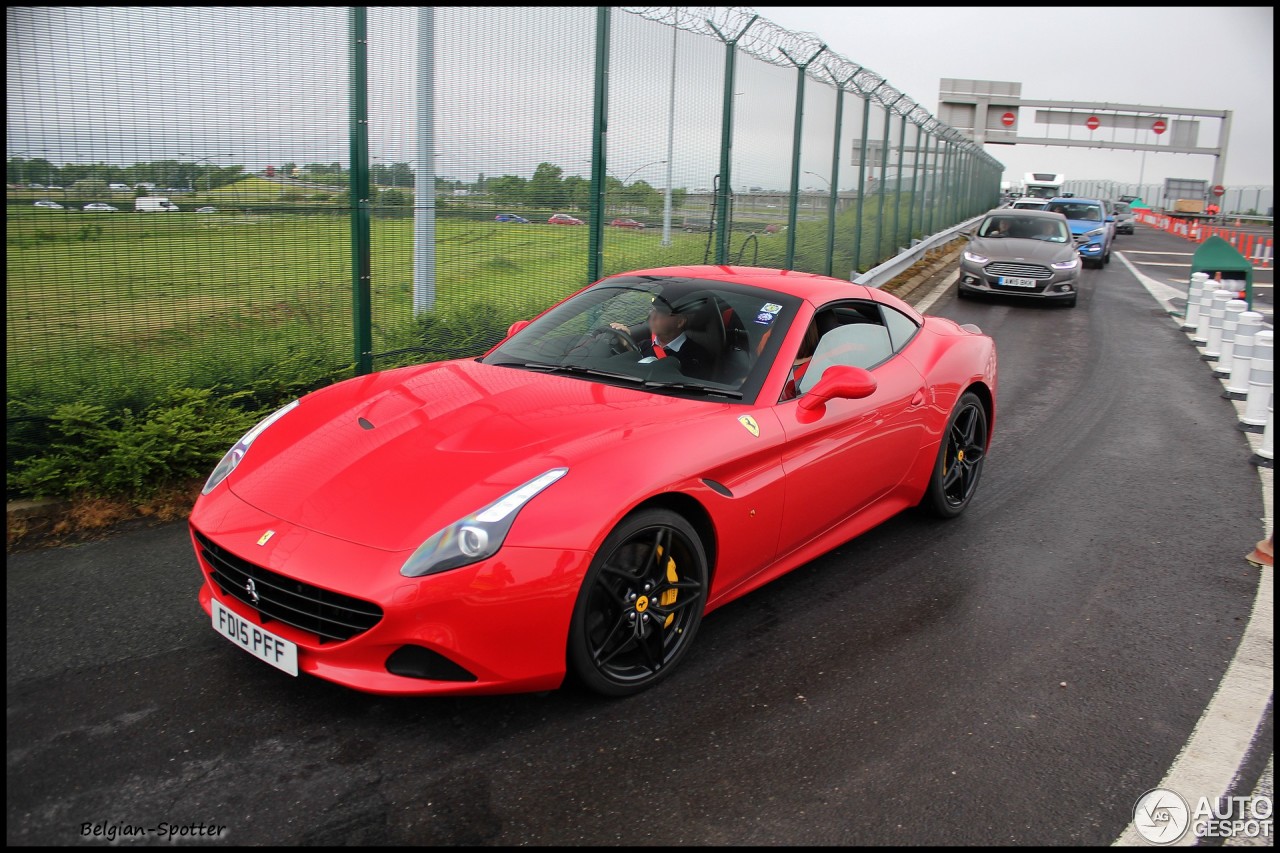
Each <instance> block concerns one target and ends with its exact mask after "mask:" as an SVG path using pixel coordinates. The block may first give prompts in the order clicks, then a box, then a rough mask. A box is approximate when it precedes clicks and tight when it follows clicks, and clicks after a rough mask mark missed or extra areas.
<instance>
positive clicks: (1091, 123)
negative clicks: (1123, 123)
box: [1084, 116, 1102, 130]
mask: <svg viewBox="0 0 1280 853" xmlns="http://www.w3.org/2000/svg"><path fill="white" fill-rule="evenodd" d="M1101 123H1102V122H1100V121H1098V117H1097V116H1089V117H1088V118H1087V119H1085V120H1084V126H1085V127H1087V128H1089V129H1090V130H1097V129H1098V125H1099V124H1101Z"/></svg>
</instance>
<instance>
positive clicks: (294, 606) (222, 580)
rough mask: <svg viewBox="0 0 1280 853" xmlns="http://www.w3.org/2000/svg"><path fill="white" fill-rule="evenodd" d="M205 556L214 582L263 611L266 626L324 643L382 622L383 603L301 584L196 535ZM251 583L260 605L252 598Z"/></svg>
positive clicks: (202, 536) (233, 595)
mask: <svg viewBox="0 0 1280 853" xmlns="http://www.w3.org/2000/svg"><path fill="white" fill-rule="evenodd" d="M195 535H196V541H197V542H199V543H200V556H202V557H204V559H205V562H207V563H208V564H209V565H210V566H211V567H212V568H213V582H214V583H216V584H217V585H218V589H220V590H221V591H222V594H223V595H227V596H230V597H232V598H234V599H236V600H237V601H240V602H242V603H244V604H245V606H247V607H249V608H252V609H253V610H256V611H257V612H258V615H259V616H260V617H261V618H262V622H263V624H264V625H265V624H266V623H268V622H273V621H274V622H283V623H284V624H286V625H292V626H293V627H295V628H298V629H300V630H303V631H309V632H310V633H312V634H315V635H316V636H317V637H319V638H320V642H321V643H325V642H331V641H334V640H337V641H341V640H349V639H351V638H352V637H355V636H358V635H359V634H363V633H364V632H365V631H368V630H369V629H370V628H372V627H373V626H374V625H377V624H378V622H379V620H381V619H382V608H381V607H379V606H378V605H376V604H374V603H372V602H369V601H363V600H361V599H359V598H352V597H351V596H349V595H342V594H341V593H337V592H332V591H331V590H327V589H321V588H320V587H318V586H312V585H311V584H307V583H301V582H300V581H296V580H293V579H291V578H287V577H285V576H284V575H279V574H276V573H275V572H273V571H271V570H269V569H264V568H263V567H262V566H259V565H256V564H254V563H251V562H249V561H248V560H242V559H241V558H239V557H237V556H236V555H235V554H232V553H231V552H229V551H227V550H226V549H225V548H222V547H220V546H219V545H216V544H214V542H213V540H211V539H210V538H209V537H208V536H205V535H204V534H203V533H201V532H200V531H199V530H196V531H195ZM250 581H252V588H253V591H254V592H256V593H257V601H254V600H253V596H252V595H251V594H250V592H249V589H250V586H251V584H250Z"/></svg>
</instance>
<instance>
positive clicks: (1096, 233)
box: [1084, 226, 1107, 237]
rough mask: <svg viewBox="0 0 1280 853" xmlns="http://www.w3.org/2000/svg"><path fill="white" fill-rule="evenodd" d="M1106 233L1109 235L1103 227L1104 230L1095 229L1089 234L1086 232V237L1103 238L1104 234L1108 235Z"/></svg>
mask: <svg viewBox="0 0 1280 853" xmlns="http://www.w3.org/2000/svg"><path fill="white" fill-rule="evenodd" d="M1106 233H1107V229H1106V226H1103V227H1102V228H1095V229H1093V230H1092V231H1088V232H1086V233H1085V235H1084V236H1086V237H1101V236H1102V235H1103V234H1106Z"/></svg>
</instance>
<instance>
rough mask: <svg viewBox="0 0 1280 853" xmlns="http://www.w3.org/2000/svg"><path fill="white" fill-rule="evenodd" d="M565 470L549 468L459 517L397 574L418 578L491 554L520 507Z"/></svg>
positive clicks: (433, 537)
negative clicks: (487, 503)
mask: <svg viewBox="0 0 1280 853" xmlns="http://www.w3.org/2000/svg"><path fill="white" fill-rule="evenodd" d="M568 473H569V469H568V468H552V469H551V470H550V471H547V472H546V473H544V474H541V475H539V476H537V477H534V478H533V479H532V480H530V481H529V482H527V483H525V484H524V485H523V486H521V487H520V488H518V489H515V490H514V491H510V492H507V493H506V494H505V495H503V496H502V497H500V498H498V499H497V500H496V501H494V502H493V503H491V504H489V505H488V506H486V507H484V508H483V509H480V510H477V511H476V512H473V513H471V515H468V516H466V517H465V518H460V519H458V520H457V521H455V522H454V523H453V524H450V525H449V526H448V527H446V528H445V529H444V530H441V531H440V532H438V533H436V534H435V535H434V536H432V537H431V538H430V539H428V540H427V541H426V542H423V543H422V544H421V545H419V546H418V550H416V551H414V552H413V554H412V555H410V557H409V559H408V560H405V563H404V565H403V566H401V567H400V574H402V575H404V576H405V577H407V578H420V577H422V576H423V575H431V574H435V573H436V572H445V571H448V570H449V569H456V568H458V567H459V566H465V565H468V564H470V563H475V562H478V561H480V560H484V559H487V558H488V557H492V556H493V555H494V554H496V553H497V552H498V549H499V548H501V547H502V543H503V541H504V540H505V539H506V538H507V532H508V531H510V530H511V525H512V524H513V523H514V522H515V520H516V515H517V514H519V512H520V510H521V508H522V507H524V505H525V504H527V503H528V502H529V501H531V500H533V499H534V498H535V497H536V496H537V495H538V494H539V493H541V492H542V490H543V489H545V488H546V487H547V486H550V485H551V484H552V483H554V482H555V481H556V480H559V479H560V478H561V477H563V476H564V475H565V474H568Z"/></svg>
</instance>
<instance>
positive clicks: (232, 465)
mask: <svg viewBox="0 0 1280 853" xmlns="http://www.w3.org/2000/svg"><path fill="white" fill-rule="evenodd" d="M297 405H298V401H297V400H294V401H293V402H292V403H290V404H288V405H287V406H282V407H280V408H279V409H277V410H276V411H275V412H274V413H273V414H270V415H268V416H267V417H265V418H263V419H262V420H261V421H259V422H258V425H257V426H255V427H254V428H253V429H251V430H249V431H248V432H246V433H245V434H244V436H243V437H242V438H241V439H240V440H239V441H237V442H236V443H235V445H234V446H233V447H232V448H231V449H230V450H228V451H227V452H226V454H225V455H224V456H223V457H222V461H220V462H219V463H218V466H217V467H216V468H214V469H213V473H212V474H210V475H209V479H208V480H206V481H205V483H204V488H203V489H201V490H200V494H202V495H207V494H209V492H212V491H213V490H214V489H215V488H216V487H217V485H218V484H219V483H221V482H222V481H223V480H225V479H227V475H228V474H230V473H231V472H232V471H234V470H235V469H236V466H237V465H239V464H240V460H241V459H243V458H244V455H245V454H246V453H248V452H249V445H251V444H253V442H254V439H256V438H257V437H258V436H260V435H262V433H263V432H264V431H265V430H266V428H267V427H269V426H271V425H272V424H273V423H275V422H276V421H278V420H280V419H281V418H282V417H284V416H285V415H287V414H288V413H289V412H290V410H292V409H294V408H295V407H297Z"/></svg>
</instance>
